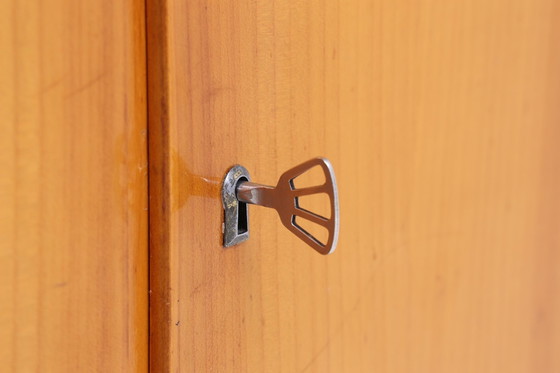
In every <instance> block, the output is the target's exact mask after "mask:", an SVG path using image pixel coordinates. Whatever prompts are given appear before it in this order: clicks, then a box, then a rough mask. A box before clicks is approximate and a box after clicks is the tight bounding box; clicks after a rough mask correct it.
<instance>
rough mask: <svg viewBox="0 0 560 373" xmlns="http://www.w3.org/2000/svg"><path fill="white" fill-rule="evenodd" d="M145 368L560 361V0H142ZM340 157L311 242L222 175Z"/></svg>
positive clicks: (473, 367)
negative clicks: (329, 221) (333, 207)
mask: <svg viewBox="0 0 560 373" xmlns="http://www.w3.org/2000/svg"><path fill="white" fill-rule="evenodd" d="M147 14H148V56H149V57H148V72H149V73H148V74H149V79H148V80H149V85H148V86H149V89H148V90H149V121H150V123H149V131H150V135H149V138H150V140H149V141H150V198H151V204H150V207H151V210H150V211H151V212H150V219H151V220H150V222H151V223H150V240H151V262H150V265H151V276H150V286H151V298H150V299H151V301H150V302H151V303H150V304H151V310H150V315H151V317H150V323H151V329H150V333H151V341H150V346H151V355H150V360H151V367H152V371H154V372H163V371H173V372H175V371H182V372H203V371H216V372H225V371H230V372H276V371H278V372H328V371H330V372H360V371H362V372H411V371H414V372H537V371H538V372H553V371H558V370H559V369H560V354H558V353H557V352H558V351H559V350H560V298H559V297H558V296H557V295H558V291H559V290H560V274H559V271H558V270H557V266H558V263H559V260H560V256H559V255H560V254H559V252H560V251H559V249H560V226H559V222H560V199H559V197H558V191H559V190H560V172H559V169H560V150H559V149H560V148H559V147H558V142H559V140H560V126H559V124H558V123H559V122H558V121H559V119H560V106H559V105H558V102H559V100H560V68H559V66H560V52H559V51H560V50H559V49H558V48H557V46H558V45H559V43H560V23H558V22H556V20H557V19H558V16H560V10H559V8H558V5H557V4H556V2H554V1H552V0H550V1H548V0H537V1H535V0H533V1H521V0H515V1H505V0H492V1H488V0H484V1H482V0H480V1H478V0H476V1H469V2H445V1H420V2H418V1H405V0H390V1H389V0H387V1H367V0H350V1H344V2H342V1H341V2H338V1H308V0H300V1H272V0H263V1H261V0H259V1H201V0H161V1H157V0H148V12H147ZM319 155H320V156H325V157H327V158H329V159H330V160H331V162H332V164H333V166H334V169H335V171H336V176H337V179H338V186H339V193H340V216H341V228H340V241H339V246H338V249H337V250H336V252H335V253H334V254H332V255H329V256H321V255H318V254H317V253H316V252H315V251H314V250H312V249H310V248H309V247H306V246H305V244H303V243H302V242H301V241H299V240H298V239H297V238H296V237H295V236H294V235H292V234H291V233H290V232H288V231H287V230H286V229H285V228H284V227H283V226H282V224H281V223H280V221H279V220H278V218H277V216H276V213H275V212H274V211H272V210H267V209H263V208H259V207H253V206H251V207H250V208H249V210H250V235H251V237H250V239H249V240H248V241H247V242H245V243H243V244H241V245H239V246H235V247H231V248H223V247H222V237H221V226H222V220H223V211H222V205H221V200H220V183H221V178H222V177H223V175H224V174H225V172H226V171H227V169H228V168H229V167H231V166H232V165H233V164H241V165H243V166H245V167H246V168H247V169H248V170H249V171H250V172H251V175H252V177H253V180H254V181H258V182H262V183H266V184H274V183H275V182H276V180H277V177H278V176H279V175H280V174H281V173H282V172H283V171H285V170H287V169H288V168H290V167H291V166H294V165H296V164H297V163H299V162H302V161H305V160H307V159H309V158H312V157H314V156H319Z"/></svg>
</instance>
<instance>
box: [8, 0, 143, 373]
mask: <svg viewBox="0 0 560 373" xmlns="http://www.w3.org/2000/svg"><path fill="white" fill-rule="evenodd" d="M0 53H1V56H0V130H1V134H0V170H1V173H0V371H2V372H134V371H144V372H145V371H146V370H147V366H148V354H147V352H148V333H147V331H148V328H147V324H148V321H147V318H148V314H147V309H148V299H147V278H148V273H147V261H148V257H147V246H148V245H147V243H148V235H147V230H148V227H147V214H148V212H147V203H148V201H147V139H146V129H147V128H146V126H147V124H146V73H145V69H146V67H145V29H144V3H143V2H142V1H136V0H134V1H133V0H128V1H110V0H103V1H99V0H85V1H84V0H80V1H63V0H48V1H20V0H8V1H2V2H0Z"/></svg>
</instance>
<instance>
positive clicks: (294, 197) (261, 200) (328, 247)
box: [223, 158, 339, 254]
mask: <svg viewBox="0 0 560 373" xmlns="http://www.w3.org/2000/svg"><path fill="white" fill-rule="evenodd" d="M315 166H319V167H320V169H321V170H322V171H323V173H324V175H325V183H324V184H322V185H316V186H310V187H304V188H296V187H295V186H294V179H295V178H296V177H298V176H300V175H302V174H304V173H305V172H307V171H308V170H310V169H312V168H313V167H315ZM234 170H235V173H234V175H233V176H235V174H237V176H238V180H235V178H234V179H230V180H228V176H227V175H226V179H225V180H224V193H223V196H224V209H226V214H225V217H226V224H225V226H226V227H228V221H227V220H228V210H227V206H230V208H231V206H232V201H231V197H232V196H231V191H232V189H234V190H235V198H236V199H237V200H238V201H239V202H240V203H249V204H253V205H260V206H264V207H270V208H273V209H275V210H276V211H277V212H278V215H279V216H280V220H281V221H282V224H284V226H285V227H286V228H288V229H289V230H290V231H291V232H292V233H294V234H295V235H296V236H297V237H299V238H300V239H301V240H302V241H304V242H305V243H307V244H308V245H309V246H311V247H312V248H314V249H315V250H316V251H318V252H319V253H321V254H330V253H332V252H333V251H334V250H335V248H336V245H337V241H338V230H339V208H338V191H337V186H336V179H335V176H334V171H333V169H332V165H331V163H330V162H329V161H328V160H327V159H325V158H314V159H311V160H309V161H307V162H304V163H302V164H300V165H298V166H296V167H294V168H292V169H290V170H288V171H286V172H284V173H283V174H282V176H280V179H279V180H278V183H277V185H276V187H272V186H268V185H262V184H257V183H253V182H251V181H249V180H250V179H249V176H248V172H246V170H245V168H243V167H242V166H234V167H233V168H232V169H231V170H230V172H229V173H228V175H230V174H231V173H232V172H233V171H234ZM230 176H231V175H230ZM233 185H235V187H234V188H232V186H233ZM226 189H228V190H229V195H228V193H227V191H226ZM318 193H325V194H326V195H327V196H328V197H329V204H330V211H331V214H330V218H326V217H324V216H321V215H319V214H316V213H314V212H312V211H309V210H306V209H304V208H302V207H301V206H300V204H299V198H300V197H303V196H307V195H312V194H318ZM237 208H238V209H242V208H243V206H237ZM229 215H230V216H233V215H235V217H236V218H237V219H239V217H240V211H237V214H234V212H232V211H229ZM296 217H297V218H299V219H305V220H308V221H309V222H311V223H313V224H318V225H320V226H322V227H324V228H325V229H326V230H327V231H328V238H327V240H326V242H321V241H320V240H319V239H318V238H317V237H315V236H314V235H312V234H311V233H309V232H308V231H306V230H305V229H304V228H302V227H301V226H300V225H298V224H297V222H296ZM242 220H244V224H245V225H246V224H247V219H246V218H245V219H243V218H241V219H239V221H238V223H239V222H240V221H242ZM231 226H232V224H229V227H230V232H229V234H230V236H229V242H228V237H227V233H228V232H227V229H226V231H225V232H224V245H225V246H231V245H233V244H237V243H239V242H241V241H244V240H246V239H247V238H248V230H245V231H243V232H240V230H239V229H237V232H238V233H242V234H245V235H246V237H242V238H241V239H240V237H239V236H237V239H235V238H232V237H233V236H232V232H231ZM233 241H235V242H233ZM228 243H231V244H229V245H228Z"/></svg>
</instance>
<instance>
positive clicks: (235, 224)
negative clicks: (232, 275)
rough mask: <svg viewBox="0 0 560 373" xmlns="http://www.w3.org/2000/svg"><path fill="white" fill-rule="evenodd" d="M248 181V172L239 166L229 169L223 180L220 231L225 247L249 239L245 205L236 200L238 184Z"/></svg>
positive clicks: (247, 215)
mask: <svg viewBox="0 0 560 373" xmlns="http://www.w3.org/2000/svg"><path fill="white" fill-rule="evenodd" d="M250 180H251V178H250V176H249V171H247V169H246V168H245V167H243V166H241V165H235V166H233V167H232V168H230V169H229V171H228V172H227V174H226V176H225V178H224V182H223V184H222V204H223V206H224V223H223V225H222V231H223V236H224V246H225V247H230V246H234V245H237V244H239V243H241V242H243V241H246V240H247V239H248V238H249V212H248V210H247V203H245V202H241V201H239V200H238V199H237V195H236V190H237V186H238V185H239V184H240V183H243V182H246V181H250Z"/></svg>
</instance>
